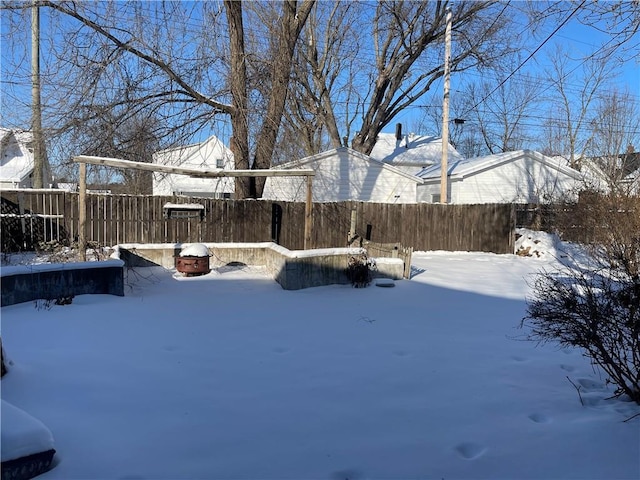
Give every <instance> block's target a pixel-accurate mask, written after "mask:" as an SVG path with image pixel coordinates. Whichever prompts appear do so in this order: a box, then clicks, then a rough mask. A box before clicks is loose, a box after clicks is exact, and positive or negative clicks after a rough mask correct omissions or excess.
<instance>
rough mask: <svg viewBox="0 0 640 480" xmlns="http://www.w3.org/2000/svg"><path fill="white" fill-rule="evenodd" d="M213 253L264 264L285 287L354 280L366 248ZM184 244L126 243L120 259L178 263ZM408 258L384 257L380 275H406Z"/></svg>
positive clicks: (238, 248) (221, 247)
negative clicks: (354, 263)
mask: <svg viewBox="0 0 640 480" xmlns="http://www.w3.org/2000/svg"><path fill="white" fill-rule="evenodd" d="M204 245H206V246H207V248H208V249H209V252H210V254H211V258H210V264H211V267H212V268H215V267H219V266H223V265H226V264H228V263H231V262H239V263H243V264H245V265H256V266H264V267H266V268H267V271H268V272H269V274H270V275H271V276H272V277H273V278H274V280H275V281H277V282H278V283H279V284H280V285H281V286H282V288H284V289H285V290H299V289H301V288H308V287H317V286H322V285H332V284H345V285H346V284H349V283H351V282H350V281H349V279H348V278H347V276H346V273H345V271H346V268H347V265H348V262H349V259H350V258H351V257H353V256H354V255H360V254H362V253H363V252H364V250H363V249H361V248H330V249H317V250H295V251H291V250H288V249H286V248H284V247H281V246H280V245H277V244H275V243H271V242H263V243H205V244H204ZM182 246H183V245H182V244H153V245H148V244H125V245H119V246H118V249H119V255H120V259H121V260H123V261H124V262H125V264H126V265H127V267H140V266H155V265H159V266H162V267H164V268H174V267H175V258H174V257H175V256H177V255H179V254H180V251H181V250H182ZM403 268H404V262H403V261H402V260H400V259H397V258H396V259H392V258H389V259H384V261H381V262H379V263H378V271H377V276H381V277H386V278H393V279H394V280H400V279H402V274H403Z"/></svg>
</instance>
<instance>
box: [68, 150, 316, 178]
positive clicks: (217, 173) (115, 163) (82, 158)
mask: <svg viewBox="0 0 640 480" xmlns="http://www.w3.org/2000/svg"><path fill="white" fill-rule="evenodd" d="M73 161H74V162H76V163H90V164H92V165H103V166H106V167H115V168H132V169H135V170H147V171H151V172H160V173H171V174H174V175H187V176H189V177H194V178H225V177H229V178H231V177H313V176H314V175H315V174H316V172H315V170H312V169H286V170H285V169H282V170H278V169H274V170H198V169H195V168H183V167H171V166H169V165H158V164H155V163H144V162H134V161H131V160H121V159H119V158H109V157H93V156H89V155H78V156H77V157H73Z"/></svg>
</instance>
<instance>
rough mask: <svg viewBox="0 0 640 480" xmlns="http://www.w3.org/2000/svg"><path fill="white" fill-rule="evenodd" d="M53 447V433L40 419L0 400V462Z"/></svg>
mask: <svg viewBox="0 0 640 480" xmlns="http://www.w3.org/2000/svg"><path fill="white" fill-rule="evenodd" d="M51 449H53V435H52V434H51V432H50V431H49V429H48V428H47V427H46V426H45V425H44V424H43V423H42V422H41V421H40V420H37V419H35V418H33V417H32V416H31V415H29V414H28V413H26V412H24V411H22V410H20V409H19V408H18V407H14V406H13V405H11V404H10V403H9V402H6V401H5V400H2V462H3V463H4V462H6V461H8V460H15V459H17V458H20V457H26V456H29V455H34V454H36V453H40V452H46V451H48V450H51Z"/></svg>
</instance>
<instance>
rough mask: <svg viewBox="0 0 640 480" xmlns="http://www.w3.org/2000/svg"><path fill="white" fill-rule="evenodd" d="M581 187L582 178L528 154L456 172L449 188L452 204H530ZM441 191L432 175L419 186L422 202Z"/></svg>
mask: <svg viewBox="0 0 640 480" xmlns="http://www.w3.org/2000/svg"><path fill="white" fill-rule="evenodd" d="M578 186H579V180H578V179H576V178H573V177H571V176H570V175H568V174H567V173H564V172H562V171H561V170H558V169H557V168H554V167H553V166H551V165H548V164H546V163H544V162H542V161H540V160H539V159H536V158H533V156H531V155H528V154H524V155H520V156H517V157H515V158H513V160H509V161H506V162H504V163H498V164H490V163H487V164H486V165H485V167H484V168H482V169H479V170H477V171H467V172H466V173H465V174H464V175H460V176H456V174H455V172H454V174H453V175H452V177H451V178H450V180H449V188H448V190H449V201H450V202H451V203H458V204H474V203H512V202H518V203H526V202H549V201H552V200H554V199H558V198H560V197H562V196H565V195H571V194H573V193H574V190H575V189H576V188H577V187H578ZM439 191H440V182H439V180H436V179H434V178H430V179H428V180H426V181H425V184H424V185H421V186H419V187H418V193H417V198H418V201H421V202H429V203H430V202H431V197H432V195H434V194H438V193H439Z"/></svg>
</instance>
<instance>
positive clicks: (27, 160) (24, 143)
mask: <svg viewBox="0 0 640 480" xmlns="http://www.w3.org/2000/svg"><path fill="white" fill-rule="evenodd" d="M12 141H15V143H16V144H17V145H18V148H19V151H20V154H19V155H17V156H16V155H11V156H9V154H8V153H7V152H6V151H5V149H6V148H7V146H8V145H9V144H10V143H11V142H12ZM32 141H33V135H32V134H31V132H25V131H22V130H9V129H6V128H0V152H1V158H0V181H2V182H11V183H21V182H23V181H24V180H26V179H27V178H28V177H29V175H31V172H33V168H34V162H33V154H32V153H31V151H30V150H29V148H28V145H29V143H31V142H32Z"/></svg>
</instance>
